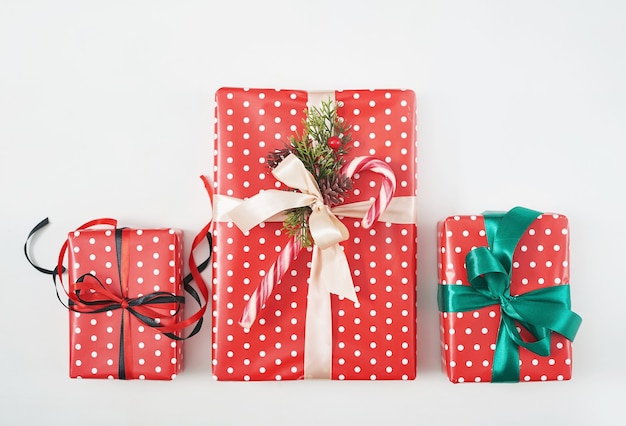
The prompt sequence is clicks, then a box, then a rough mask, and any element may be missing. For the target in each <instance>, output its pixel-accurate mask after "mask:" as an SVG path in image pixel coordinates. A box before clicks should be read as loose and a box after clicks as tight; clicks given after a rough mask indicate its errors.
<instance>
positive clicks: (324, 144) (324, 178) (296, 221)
mask: <svg viewBox="0 0 626 426" xmlns="http://www.w3.org/2000/svg"><path fill="white" fill-rule="evenodd" d="M338 107H339V105H338V103H337V102H334V101H331V100H330V99H329V100H328V101H322V103H321V106H319V107H315V106H313V107H311V108H309V110H308V111H306V114H307V116H306V119H304V120H303V121H302V125H303V130H302V134H300V135H298V134H296V135H294V136H291V137H290V138H289V142H288V143H285V146H284V147H283V148H282V149H276V150H274V151H272V152H270V153H269V154H268V156H267V164H268V165H269V167H271V168H275V167H276V166H278V164H280V162H281V161H282V160H283V159H284V158H285V157H287V156H288V155H289V154H295V155H296V156H297V157H298V158H299V159H300V161H302V163H303V164H304V167H305V168H306V169H307V170H308V171H309V172H310V173H311V174H312V175H313V177H314V178H315V181H316V182H317V185H318V187H319V189H320V192H321V194H322V197H323V199H324V204H326V205H328V206H331V207H332V206H335V205H338V204H341V203H343V201H344V197H345V194H346V192H348V191H349V190H350V189H352V181H351V180H350V178H348V177H347V176H345V175H343V174H342V173H341V168H342V167H343V165H344V163H345V160H344V158H343V156H344V155H345V154H346V153H347V152H348V151H349V149H350V145H349V144H350V142H351V141H352V135H351V134H350V128H351V126H350V125H348V124H347V123H346V122H345V121H344V120H343V118H341V117H339V116H338V115H337V109H338ZM286 213H287V216H286V219H285V221H284V222H283V227H284V229H285V230H286V231H287V233H288V234H289V235H290V236H292V237H297V238H298V239H299V240H300V243H301V244H302V246H303V247H309V246H310V245H311V244H312V239H311V233H310V231H309V225H308V224H309V216H310V214H311V208H310V207H299V208H295V209H291V210H288V211H287V212H286Z"/></svg>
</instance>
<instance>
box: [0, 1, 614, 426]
mask: <svg viewBox="0 0 626 426" xmlns="http://www.w3.org/2000/svg"><path fill="white" fill-rule="evenodd" d="M625 23H626V3H624V2H620V1H617V0H616V1H598V0H593V1H591V0H589V1H582V0H581V1H572V0H570V1H495V0H494V1H430V2H428V1H406V0H398V1H396V0H383V1H372V0H370V1H339V0H335V1H327V0H324V1H319V0H318V1H306V2H304V1H248V2H243V1H234V0H223V1H220V2H211V1H178V2H175V1H28V0H2V1H1V2H0V143H1V145H0V146H1V147H2V151H1V153H0V185H1V186H0V200H1V203H2V204H1V208H0V215H1V216H0V218H1V220H0V236H1V241H2V242H1V244H0V259H1V260H0V265H1V269H0V291H1V293H0V300H1V301H2V302H1V304H0V327H1V336H0V342H1V343H0V345H1V351H0V368H1V376H0V392H1V393H0V423H2V424H6V425H9V424H11V425H13V424H53V425H57V424H64V425H84V424H88V423H89V424H92V425H126V424H134V425H139V424H151V425H161V424H163V425H172V424H189V425H192V424H215V425H224V424H245V423H248V424H268V425H291V424H317V423H325V424H377V425H378V424H427V425H434V424H446V425H447V424H465V425H474V424H481V425H483V424H511V425H526V424H573V425H587V424H618V423H621V424H623V422H624V421H625V419H624V417H625V415H624V414H623V411H622V409H621V405H622V404H623V403H624V399H625V397H626V386H625V384H624V381H625V380H626V374H625V373H626V367H625V365H626V363H625V362H624V361H623V359H624V353H625V352H626V344H625V343H624V338H625V337H626V333H625V332H624V329H625V328H624V322H623V321H624V314H623V312H624V311H625V309H626V308H625V307H624V303H625V302H624V300H626V290H625V289H626V285H625V283H624V278H623V271H622V270H621V268H622V267H623V265H624V255H625V254H626V253H625V249H624V241H626V230H625V227H624V221H623V218H622V215H623V214H624V212H625V211H626V202H625V201H624V195H625V194H624V184H625V183H626V167H624V165H623V163H624V157H623V147H622V146H623V144H624V142H625V140H624V139H625V134H626V25H625ZM221 86H248V87H279V88H294V89H311V90H312V89H334V88H354V89H359V88H387V87H390V88H394V87H401V88H410V89H413V90H414V91H415V92H416V94H417V99H418V111H417V112H418V133H419V136H418V138H419V153H418V156H419V173H418V178H419V233H420V235H419V255H418V256H419V273H418V376H417V379H416V380H415V381H410V382H330V381H307V382H277V383H269V382H268V383H227V382H216V381H214V380H213V379H212V377H211V372H210V362H211V360H210V324H209V323H207V325H206V327H205V328H204V329H203V331H202V332H201V334H200V335H198V336H196V337H195V338H194V339H192V340H191V341H189V342H188V343H187V346H186V370H185V372H184V373H183V374H182V375H180V376H179V377H178V378H176V380H174V381H173V382H147V381H128V382H124V381H106V380H104V381H98V380H96V381H89V380H83V381H80V380H71V379H69V378H68V372H67V362H68V361H67V359H68V348H67V346H68V344H67V340H68V330H67V312H66V311H65V310H64V309H63V308H62V307H61V305H60V304H59V303H58V301H57V300H56V299H55V296H54V292H53V288H52V285H51V282H50V280H49V277H46V276H44V275H41V274H39V273H37V272H36V271H35V270H33V269H32V268H31V267H30V266H29V265H28V263H27V262H26V261H25V259H24V257H23V254H22V244H23V242H24V239H25V237H26V235H27V233H28V231H29V230H30V229H31V227H32V226H34V225H35V224H36V223H37V222H38V221H39V220H40V219H42V218H43V217H45V216H50V219H51V222H52V224H51V226H49V227H48V229H47V230H46V231H44V232H43V233H42V235H41V236H40V237H39V238H38V239H37V240H36V245H35V246H34V256H35V258H36V260H37V261H38V262H40V263H41V264H44V265H47V266H51V265H52V264H53V263H54V260H55V257H56V254H57V250H58V248H59V247H60V245H61V243H62V241H63V240H64V234H65V233H66V232H67V231H70V230H72V229H74V228H75V227H77V226H78V225H79V224H81V223H83V222H85V221H87V220H89V219H93V218H96V217H103V216H111V217H116V218H117V219H119V220H120V222H121V224H123V225H125V226H131V227H150V226H153V227H160V226H172V227H180V228H183V229H184V230H185V232H186V235H187V236H188V238H187V241H186V249H187V250H188V249H189V245H190V242H191V235H193V234H194V232H196V231H197V230H199V229H200V227H201V226H202V225H204V224H205V223H206V221H207V220H208V219H209V215H210V206H209V201H208V199H207V197H206V194H205V192H204V188H203V187H202V183H201V181H200V179H199V178H198V176H199V175H201V174H205V173H209V172H210V171H211V158H212V140H213V106H214V104H213V95H214V92H215V90H216V89H218V88H219V87H221ZM620 145H622V146H620ZM515 205H523V206H526V207H530V208H534V209H538V210H544V211H552V212H560V213H563V214H565V215H567V216H568V217H569V218H570V227H571V275H572V282H571V283H572V300H573V308H574V310H575V311H577V312H578V313H579V314H580V315H581V316H582V317H583V318H584V322H583V325H582V328H581V329H580V331H579V335H578V337H577V339H576V341H575V343H574V378H573V380H572V381H570V382H550V383H520V384H513V385H506V384H504V385H503V384H500V385H497V384H487V383H482V384H463V385H452V384H451V383H449V382H448V380H447V378H446V377H445V376H444V375H443V373H442V372H441V371H440V367H439V343H438V339H439V335H438V316H437V308H436V284H437V278H436V248H435V246H436V242H435V225H436V222H437V221H438V220H440V219H443V218H444V217H446V216H448V215H453V214H475V213H480V212H482V211H483V210H506V209H509V208H510V207H513V206H515ZM207 317H208V318H207V320H210V317H209V316H207Z"/></svg>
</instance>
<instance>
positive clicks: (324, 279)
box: [311, 244, 358, 303]
mask: <svg viewBox="0 0 626 426" xmlns="http://www.w3.org/2000/svg"><path fill="white" fill-rule="evenodd" d="M311 285H319V286H320V288H326V290H327V291H328V292H329V293H332V294H336V295H337V296H339V297H344V298H346V299H348V300H351V301H352V302H355V303H357V302H358V298H357V295H356V291H355V290H354V282H353V281H352V274H351V272H350V267H349V266H348V259H347V258H346V254H345V253H344V251H343V249H342V248H341V246H340V245H339V244H334V245H332V246H330V247H328V248H326V249H321V248H319V247H318V246H317V245H316V246H314V248H313V258H312V260H311ZM324 286H325V287H324Z"/></svg>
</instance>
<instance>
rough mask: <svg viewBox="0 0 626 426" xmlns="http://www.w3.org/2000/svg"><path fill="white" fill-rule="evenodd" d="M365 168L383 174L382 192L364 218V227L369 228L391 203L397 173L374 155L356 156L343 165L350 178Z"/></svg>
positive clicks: (344, 171)
mask: <svg viewBox="0 0 626 426" xmlns="http://www.w3.org/2000/svg"><path fill="white" fill-rule="evenodd" d="M364 170H371V171H372V172H374V173H378V174H379V175H382V176H383V183H382V185H381V187H380V193H379V194H378V197H376V199H375V200H374V203H373V204H372V206H371V207H370V208H369V210H368V211H367V213H366V215H365V217H364V218H363V220H362V225H363V227H364V228H369V227H370V226H372V225H373V224H374V222H376V221H377V220H378V218H380V215H381V214H383V212H384V211H385V209H386V208H387V207H388V206H389V203H391V199H392V198H393V194H394V192H395V191H396V175H395V174H394V173H393V170H391V167H389V165H388V164H387V163H385V162H384V161H382V160H379V159H378V158H374V157H356V158H354V159H352V160H351V161H350V162H349V163H347V164H346V165H345V166H344V167H343V173H344V174H345V175H346V176H348V177H349V178H350V179H352V177H353V176H354V175H355V174H356V173H358V172H360V171H364Z"/></svg>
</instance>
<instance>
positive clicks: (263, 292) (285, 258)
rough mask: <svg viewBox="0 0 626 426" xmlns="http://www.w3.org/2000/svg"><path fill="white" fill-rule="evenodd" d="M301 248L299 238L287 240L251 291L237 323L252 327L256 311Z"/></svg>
mask: <svg viewBox="0 0 626 426" xmlns="http://www.w3.org/2000/svg"><path fill="white" fill-rule="evenodd" d="M301 249H302V244H301V242H300V240H299V239H297V238H295V237H294V238H292V239H291V240H289V242H288V243H287V245H286V246H285V247H284V248H283V250H282V251H281V252H280V255H279V256H278V258H277V259H276V261H275V262H274V264H273V265H272V266H271V267H270V269H269V271H267V274H265V276H264V277H263V281H261V283H260V284H259V286H258V287H257V288H256V290H254V293H252V296H250V300H248V303H246V306H245V308H244V310H243V313H242V314H241V319H240V320H239V325H241V326H242V327H244V328H250V327H252V324H254V321H255V320H256V317H257V314H258V312H259V311H260V310H261V309H262V308H263V305H265V302H266V301H267V299H268V298H269V297H270V295H271V294H272V291H274V286H275V285H276V284H278V283H279V282H280V280H281V278H282V277H283V275H284V274H285V272H287V270H288V269H289V266H290V265H291V263H292V262H293V261H294V260H296V258H297V257H298V253H300V250H301Z"/></svg>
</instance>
